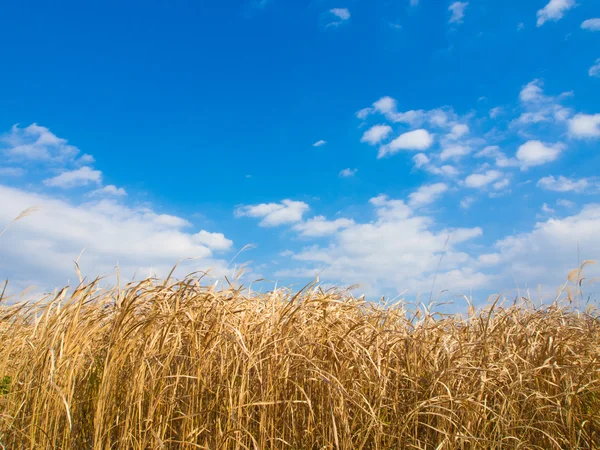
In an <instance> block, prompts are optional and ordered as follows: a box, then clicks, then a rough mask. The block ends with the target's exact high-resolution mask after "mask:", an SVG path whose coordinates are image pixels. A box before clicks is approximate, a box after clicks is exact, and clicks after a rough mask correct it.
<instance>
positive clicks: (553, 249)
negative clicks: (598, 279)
mask: <svg viewBox="0 0 600 450" xmlns="http://www.w3.org/2000/svg"><path fill="white" fill-rule="evenodd" d="M598 229H600V205H595V204H591V205H586V206H584V207H583V209H582V210H581V211H580V212H579V213H577V214H575V215H572V216H569V217H564V218H551V219H548V220H546V221H543V222H538V223H536V225H535V227H534V228H533V230H532V231H531V232H525V233H519V234H516V235H513V236H508V237H506V238H503V239H500V240H499V241H498V242H497V243H496V244H495V247H496V249H497V251H498V253H499V254H500V258H501V261H502V262H503V263H505V264H503V267H505V268H506V269H507V270H506V279H512V280H514V282H515V283H517V285H518V286H520V287H521V288H524V287H528V286H537V284H538V283H540V284H543V285H545V286H546V287H549V288H550V289H552V291H553V290H554V288H556V287H557V285H558V281H557V280H565V281H566V275H567V273H568V271H570V270H571V269H574V268H576V267H577V266H578V265H579V264H580V263H581V262H582V261H584V260H586V259H594V258H597V257H598V255H599V254H600V235H599V234H598V231H597V230H598ZM589 269H590V270H589V271H588V273H586V276H587V277H588V279H591V278H592V277H593V276H594V275H598V268H597V267H590V268H589ZM552 291H550V292H552Z"/></svg>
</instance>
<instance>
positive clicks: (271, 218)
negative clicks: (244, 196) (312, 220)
mask: <svg viewBox="0 0 600 450" xmlns="http://www.w3.org/2000/svg"><path fill="white" fill-rule="evenodd" d="M308 209H309V206H308V205H307V204H306V203H304V202H298V201H293V200H289V199H286V200H282V201H281V203H261V204H259V205H245V206H240V207H238V208H236V209H235V211H234V215H235V217H254V218H262V220H261V221H260V223H259V225H260V226H261V227H275V226H278V225H282V224H286V223H294V222H300V221H301V220H302V216H303V215H304V213H305V212H306V211H308Z"/></svg>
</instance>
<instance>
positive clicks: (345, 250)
mask: <svg viewBox="0 0 600 450" xmlns="http://www.w3.org/2000/svg"><path fill="white" fill-rule="evenodd" d="M370 204H371V205H372V206H373V207H374V208H375V216H376V220H375V221H371V222H367V223H358V222H355V223H354V224H352V225H350V226H348V227H345V228H343V229H341V230H340V231H338V232H336V233H335V234H333V235H331V238H330V240H329V242H327V243H326V244H324V245H323V246H311V247H307V248H305V249H304V250H302V251H301V252H297V253H295V254H294V256H293V259H294V260H295V261H296V262H297V263H298V264H300V266H299V267H296V268H292V269H287V270H282V271H280V272H277V273H276V276H279V277H283V276H286V277H290V276H293V277H301V278H312V277H314V276H315V275H317V274H320V278H321V279H326V280H327V281H331V282H335V283H336V284H353V283H361V285H360V291H361V292H367V293H371V294H374V295H377V294H381V293H384V294H397V293H399V292H402V291H404V290H405V289H408V290H409V291H410V292H411V293H413V294H414V293H417V292H422V293H425V295H428V294H429V291H430V289H431V287H432V281H433V278H434V276H435V274H436V271H437V267H438V264H440V266H439V273H438V275H437V281H436V284H435V287H434V294H437V293H438V292H440V291H441V290H442V289H450V290H452V291H453V292H457V291H459V292H462V293H464V292H467V291H468V290H469V288H481V287H483V286H485V285H486V283H488V282H489V278H488V277H487V276H486V275H484V274H482V273H480V272H477V270H476V264H477V261H476V260H475V259H474V258H472V257H471V256H469V255H468V254H467V253H464V252H462V251H460V250H459V248H458V247H459V246H460V245H461V244H462V243H464V242H466V241H470V240H472V239H474V238H476V237H479V236H480V235H481V234H482V230H481V229H480V228H458V229H439V227H438V226H436V224H435V222H434V221H433V220H432V219H431V218H429V217H425V216H418V215H414V214H413V211H412V210H411V208H410V207H408V206H407V205H406V204H405V203H404V202H403V201H401V200H394V199H389V198H388V197H386V196H378V197H375V198H372V199H371V200H370ZM449 236H450V240H449V242H448V244H447V246H446V245H445V244H446V241H447V240H448V237H449ZM444 250H446V252H445V254H444V256H443V257H442V253H443V252H444ZM457 267H460V269H458V268H457Z"/></svg>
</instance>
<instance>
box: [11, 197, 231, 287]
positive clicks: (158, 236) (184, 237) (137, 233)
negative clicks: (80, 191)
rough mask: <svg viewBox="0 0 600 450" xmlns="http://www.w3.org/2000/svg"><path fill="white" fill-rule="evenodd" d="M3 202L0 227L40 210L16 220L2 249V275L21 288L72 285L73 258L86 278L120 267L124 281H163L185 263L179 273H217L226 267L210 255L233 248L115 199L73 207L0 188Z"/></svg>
mask: <svg viewBox="0 0 600 450" xmlns="http://www.w3.org/2000/svg"><path fill="white" fill-rule="evenodd" d="M0 203H2V205H3V207H2V208H1V209H0V223H3V224H7V223H9V222H10V221H11V220H13V219H14V218H15V217H17V216H18V215H19V214H20V213H21V212H22V211H23V210H25V209H27V208H31V207H37V208H38V210H37V211H36V212H34V213H33V214H31V215H29V216H28V217H25V218H24V219H21V220H19V221H17V222H15V223H14V224H13V226H12V227H10V228H9V229H8V231H7V232H6V234H5V235H4V236H3V237H2V245H0V267H1V269H2V273H3V276H7V277H8V279H10V280H11V282H12V283H16V285H17V286H19V287H25V286H26V285H28V284H35V285H37V286H40V287H41V288H42V289H52V288H53V287H55V286H60V285H63V284H64V283H66V282H67V281H68V280H71V283H74V282H77V276H76V272H75V269H74V263H73V262H74V261H76V260H78V259H79V266H80V268H81V270H82V272H83V274H84V275H89V276H101V275H107V274H111V273H114V268H115V266H117V265H118V266H119V269H120V271H121V274H122V276H123V279H124V280H130V279H131V278H132V277H133V276H134V275H135V274H138V275H139V276H148V275H151V274H156V275H159V276H165V275H167V274H168V272H169V271H170V269H171V268H172V267H173V265H174V264H175V263H176V262H177V261H179V260H181V259H184V258H197V259H196V260H195V261H189V262H187V263H185V264H183V265H182V268H181V271H185V270H190V271H191V270H197V269H204V270H206V269H210V268H213V269H214V270H215V275H220V274H223V273H224V271H225V270H226V266H227V264H226V263H225V262H224V261H222V260H219V259H214V258H213V253H214V252H221V251H225V250H228V249H230V248H231V247H232V245H233V242H232V241H231V240H229V239H227V238H225V236H224V235H223V234H221V233H210V232H208V231H205V230H201V231H199V232H194V231H192V225H191V224H190V223H189V222H188V221H187V220H185V219H182V218H180V217H177V216H171V215H167V214H160V213H157V212H155V211H154V210H153V209H150V208H147V207H129V206H125V205H122V204H119V203H117V202H115V201H114V200H107V199H102V200H100V201H92V202H88V203H81V204H77V203H75V202H69V201H66V200H62V199H57V198H54V197H52V196H49V195H42V194H34V193H30V192H27V191H24V190H22V189H18V188H13V187H8V186H2V185H0ZM188 230H189V231H188ZM82 252H83V253H82ZM80 254H81V257H79V256H80Z"/></svg>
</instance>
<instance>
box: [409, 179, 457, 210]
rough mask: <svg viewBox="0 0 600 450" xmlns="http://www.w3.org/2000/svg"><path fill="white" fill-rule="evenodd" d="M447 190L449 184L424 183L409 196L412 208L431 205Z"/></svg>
mask: <svg viewBox="0 0 600 450" xmlns="http://www.w3.org/2000/svg"><path fill="white" fill-rule="evenodd" d="M447 190H448V185H447V184H445V183H435V184H428V185H423V186H421V187H420V188H419V189H417V190H416V191H415V192H413V193H411V194H410V195H409V196H408V198H409V202H408V204H409V206H410V207H411V208H418V207H420V206H425V205H429V204H430V203H433V202H435V201H436V200H437V199H438V198H440V196H441V195H442V194H443V193H444V192H446V191H447Z"/></svg>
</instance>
